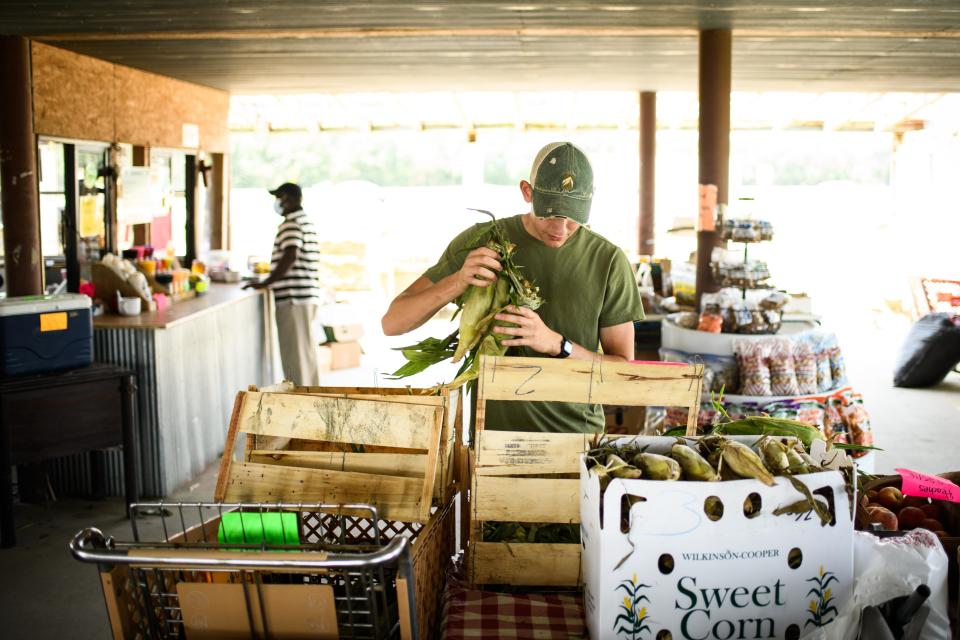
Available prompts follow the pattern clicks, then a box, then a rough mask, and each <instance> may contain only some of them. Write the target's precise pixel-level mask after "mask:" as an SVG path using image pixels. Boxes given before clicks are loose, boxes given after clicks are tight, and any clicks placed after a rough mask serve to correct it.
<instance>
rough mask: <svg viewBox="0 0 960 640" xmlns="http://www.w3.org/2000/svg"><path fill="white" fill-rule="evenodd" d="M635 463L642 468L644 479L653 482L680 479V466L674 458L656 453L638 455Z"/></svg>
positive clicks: (634, 459) (634, 460) (635, 457)
mask: <svg viewBox="0 0 960 640" xmlns="http://www.w3.org/2000/svg"><path fill="white" fill-rule="evenodd" d="M633 463H634V464H635V465H636V466H638V467H640V469H641V470H642V471H643V475H644V477H647V478H650V479H651V480H679V479H680V475H681V470H680V464H679V463H678V462H677V461H676V460H674V459H673V458H668V457H667V456H661V455H659V454H656V453H638V454H637V455H635V456H634V457H633Z"/></svg>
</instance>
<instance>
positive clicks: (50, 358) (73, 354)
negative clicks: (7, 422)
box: [0, 293, 93, 376]
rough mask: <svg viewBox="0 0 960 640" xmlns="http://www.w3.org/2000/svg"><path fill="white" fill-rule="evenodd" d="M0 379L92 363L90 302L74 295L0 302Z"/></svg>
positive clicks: (30, 297)
mask: <svg viewBox="0 0 960 640" xmlns="http://www.w3.org/2000/svg"><path fill="white" fill-rule="evenodd" d="M0 354H2V356H3V357H2V360H0V376H17V375H23V374H27V373H42V372H44V371H56V370H58V369H73V368H76V367H85V366H87V365H89V364H90V363H92V362H93V318H92V317H91V312H90V298H88V297H87V296H85V295H82V294H77V293H68V294H64V295H58V296H23V297H17V298H6V299H3V300H0Z"/></svg>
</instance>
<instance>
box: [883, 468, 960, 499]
mask: <svg viewBox="0 0 960 640" xmlns="http://www.w3.org/2000/svg"><path fill="white" fill-rule="evenodd" d="M894 471H896V472H897V473H899V474H900V476H901V477H902V478H903V489H902V491H903V495H905V496H916V497H918V498H933V499H934V500H946V501H948V502H960V487H958V486H957V485H955V484H954V483H952V482H950V481H949V480H946V479H944V478H938V477H937V476H931V475H927V474H926V473H919V472H917V471H911V470H910V469H894Z"/></svg>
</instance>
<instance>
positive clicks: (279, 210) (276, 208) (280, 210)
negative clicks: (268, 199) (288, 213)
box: [273, 199, 283, 215]
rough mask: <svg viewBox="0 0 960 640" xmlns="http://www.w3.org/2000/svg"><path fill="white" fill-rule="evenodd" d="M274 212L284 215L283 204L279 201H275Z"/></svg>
mask: <svg viewBox="0 0 960 640" xmlns="http://www.w3.org/2000/svg"><path fill="white" fill-rule="evenodd" d="M273 210H274V211H275V212H277V213H278V214H280V215H283V203H282V202H280V200H279V199H277V200H274V201H273Z"/></svg>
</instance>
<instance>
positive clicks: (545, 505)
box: [467, 357, 703, 587]
mask: <svg viewBox="0 0 960 640" xmlns="http://www.w3.org/2000/svg"><path fill="white" fill-rule="evenodd" d="M702 386H703V365H700V364H697V365H673V364H670V365H667V364H663V365H657V364H636V365H634V364H616V363H610V362H602V361H595V362H587V361H583V360H555V359H548V358H503V357H499V358H497V357H484V358H482V360H481V363H480V376H479V380H478V385H477V412H476V438H475V442H474V443H473V456H472V459H471V461H472V464H471V469H470V474H471V476H472V477H471V480H470V482H471V484H470V486H471V489H472V492H471V496H470V507H469V513H470V517H471V519H472V525H471V537H470V541H469V547H468V563H467V575H468V578H469V580H470V583H471V584H474V585H477V584H509V585H518V586H525V585H529V586H571V587H572V586H576V585H578V584H580V582H581V576H580V550H581V545H579V544H533V543H507V542H483V540H482V532H483V523H484V522H485V521H507V522H536V523H568V524H569V523H579V522H580V501H579V488H580V481H579V479H578V478H579V471H578V470H579V466H578V465H579V460H580V454H582V453H583V452H584V451H586V450H588V449H589V448H590V447H591V444H592V442H593V441H594V439H595V438H596V434H580V433H574V434H571V433H530V432H521V431H493V430H488V429H486V428H485V422H486V403H487V401H489V400H500V401H520V402H529V401H545V402H582V403H596V404H608V405H620V406H668V407H686V408H687V409H688V419H687V433H688V434H693V433H695V432H696V425H697V413H698V411H699V407H700V392H701V388H702Z"/></svg>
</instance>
